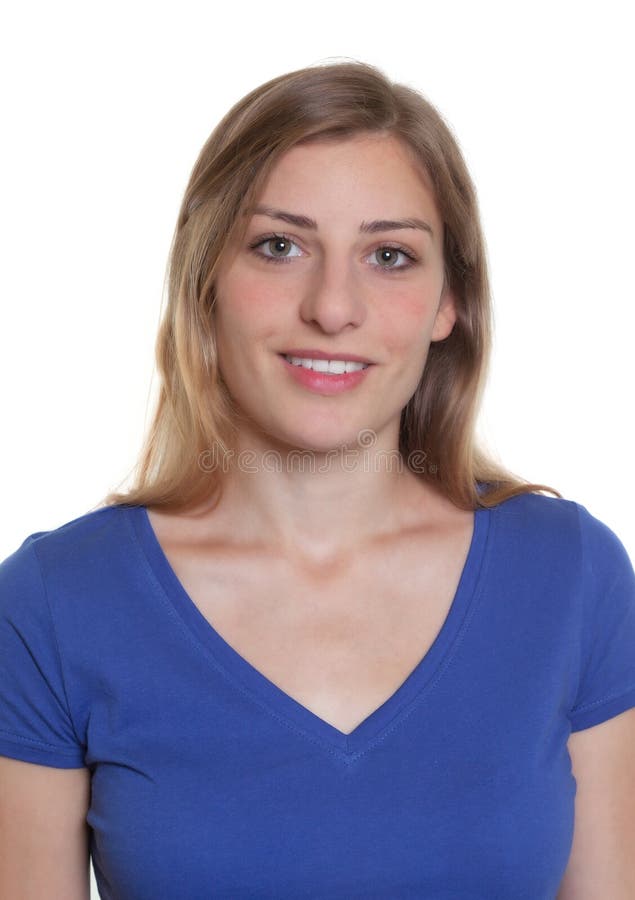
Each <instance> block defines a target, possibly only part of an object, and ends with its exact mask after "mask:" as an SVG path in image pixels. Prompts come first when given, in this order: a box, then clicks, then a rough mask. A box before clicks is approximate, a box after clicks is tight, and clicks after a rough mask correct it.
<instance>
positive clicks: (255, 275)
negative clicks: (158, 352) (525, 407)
mask: <svg viewBox="0 0 635 900" xmlns="http://www.w3.org/2000/svg"><path fill="white" fill-rule="evenodd" d="M255 208H256V209H258V210H259V211H257V212H256V211H253V210H252V211H250V212H249V213H248V227H247V232H246V235H245V238H244V240H243V241H242V243H241V245H240V246H239V247H237V248H232V251H231V253H229V254H228V255H227V257H226V259H225V261H224V262H223V264H222V266H221V268H220V271H219V273H218V277H217V279H216V305H215V310H214V317H215V324H216V338H217V347H218V354H219V365H220V369H221V373H222V376H223V379H224V381H225V383H226V385H227V387H228V389H229V392H230V394H231V395H232V397H233V399H234V401H235V402H236V403H237V404H238V406H239V407H240V409H241V411H242V413H243V414H244V415H245V416H246V422H247V424H246V425H245V428H247V429H250V430H252V437H253V438H255V435H256V433H259V439H262V437H263V435H265V436H266V440H267V443H269V442H272V443H275V444H279V443H280V442H282V444H285V445H291V446H293V447H301V448H305V449H313V450H315V451H319V452H323V451H327V450H329V449H331V448H338V447H342V446H344V445H349V446H356V443H355V442H356V439H357V436H358V434H359V433H360V432H361V431H362V430H366V431H368V430H369V429H370V430H371V431H372V432H374V434H375V437H374V438H372V444H373V445H374V446H375V447H377V448H379V447H381V448H382V449H394V448H397V447H398V435H399V422H400V416H401V411H402V409H403V408H404V406H405V405H406V403H407V402H408V400H409V399H410V397H411V396H412V394H413V393H414V391H415V389H416V387H417V384H418V382H419V379H420V376H421V372H422V370H423V367H424V364H425V361H426V357H427V353H428V348H429V345H430V342H431V341H436V340H440V339H443V338H445V337H447V335H448V334H449V333H450V331H451V330H452V326H453V324H454V321H455V311H454V301H453V298H452V296H451V294H450V293H449V292H446V293H444V294H442V287H443V227H442V222H441V219H440V216H439V213H438V210H437V208H436V205H435V202H434V199H433V196H432V193H431V191H430V190H429V189H428V187H427V186H426V184H425V183H424V181H423V180H422V177H421V176H420V174H419V173H418V172H417V170H416V169H415V168H414V167H413V165H412V163H411V161H410V159H409V157H408V155H407V152H406V150H405V149H404V148H403V146H402V145H401V144H400V143H399V142H398V141H397V140H396V139H395V138H393V137H391V136H387V135H359V136H355V137H353V138H348V139H345V140H342V141H338V142H322V143H312V144H306V145H302V146H297V147H294V148H292V149H291V150H290V151H288V152H287V153H286V154H285V155H284V156H283V157H281V159H280V160H279V161H278V163H277V165H276V166H275V168H274V169H273V170H272V172H271V174H270V176H269V178H268V180H267V182H266V185H265V187H264V189H263V191H262V193H261V195H260V197H259V198H258V202H257V204H256V207H255ZM280 211H282V213H283V214H282V215H281V214H280ZM285 216H286V218H285ZM290 217H295V221H290ZM299 217H302V219H303V221H299V220H298V219H299ZM308 220H311V221H308ZM382 220H383V221H382ZM404 220H410V222H406V223H405V225H406V226H407V227H398V226H397V224H396V223H397V222H399V221H402V222H403V221H404ZM412 220H418V221H417V223H415V222H413V221H412ZM364 223H365V224H364ZM369 223H376V224H374V225H372V226H371V225H370V224H369ZM291 349H293V350H304V351H307V352H306V353H305V354H303V355H306V356H309V357H310V356H311V351H316V350H319V351H323V352H324V353H325V354H327V355H328V359H330V360H343V359H344V360H345V359H346V358H347V357H349V356H350V355H356V356H358V357H362V358H363V359H365V360H369V361H370V362H372V365H370V366H369V367H368V368H367V369H365V370H364V374H363V375H362V376H359V375H356V376H355V375H354V376H349V377H347V376H343V377H342V376H340V377H339V378H338V377H337V376H328V375H324V376H322V377H321V379H320V378H315V376H313V377H314V379H315V382H316V383H315V384H312V385H311V384H307V383H303V382H302V380H300V379H298V378H297V377H296V376H297V374H298V373H297V372H295V371H294V370H293V369H292V368H291V367H290V366H289V364H288V363H287V362H286V361H285V359H284V358H283V356H282V354H284V353H285V352H287V351H289V350H291ZM302 371H304V370H302ZM309 377H311V376H309ZM328 378H334V380H333V381H332V382H327V380H326V379H328ZM342 382H344V383H345V384H344V389H340V388H341V385H342ZM346 382H350V384H348V383H346ZM245 437H247V435H245Z"/></svg>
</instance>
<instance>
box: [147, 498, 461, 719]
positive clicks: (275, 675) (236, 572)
mask: <svg viewBox="0 0 635 900" xmlns="http://www.w3.org/2000/svg"><path fill="white" fill-rule="evenodd" d="M149 515H150V516H151V523H152V526H153V529H154V530H155V534H156V536H157V538H158V540H159V542H160V543H161V546H162V549H163V552H164V554H165V556H166V558H167V559H168V562H169V563H170V566H171V567H172V569H173V570H174V573H175V574H176V576H177V578H178V579H179V581H180V582H181V584H182V586H183V588H184V589H185V591H186V593H187V594H188V596H189V598H190V599H191V601H192V602H193V603H194V604H195V606H196V607H197V608H198V610H199V611H200V612H201V614H202V615H203V616H204V618H205V619H206V620H207V622H208V623H209V625H210V627H212V628H213V629H214V630H215V631H216V632H217V633H218V634H219V635H220V637H221V638H223V639H224V641H225V642H226V643H227V644H229V645H230V646H231V647H232V649H233V650H235V651H236V652H237V653H238V654H240V656H242V657H243V658H244V659H246V660H247V661H248V662H249V663H250V664H251V665H252V666H253V667H254V668H256V669H257V670H258V671H259V672H260V673H261V674H262V675H264V676H265V678H267V679H268V680H269V681H272V682H273V683H274V684H276V685H277V686H278V687H279V688H280V689H281V690H283V691H285V693H287V694H288V695H289V696H291V697H292V698H293V699H295V700H296V701H297V702H298V703H301V704H302V705H303V706H305V707H307V708H308V709H310V710H311V711H312V712H314V713H315V714H316V715H318V716H319V717H320V718H322V719H324V721H327V722H329V723H330V724H331V725H333V726H334V727H336V728H338V729H339V730H341V731H343V732H344V733H349V732H350V731H351V730H352V729H353V728H355V727H356V726H357V725H358V724H359V723H360V722H361V721H363V719H364V718H366V716H368V715H369V714H370V713H371V712H373V711H374V710H375V709H376V708H377V707H378V706H380V705H381V704H382V703H383V702H384V701H385V700H386V699H388V697H390V696H391V695H392V694H393V693H394V692H395V691H396V690H397V688H398V687H399V686H400V685H401V684H402V683H403V682H404V681H405V679H406V678H407V677H408V675H409V674H410V673H411V672H412V671H413V669H414V668H415V666H416V665H417V664H418V663H419V662H420V660H421V659H422V658H423V657H424V656H425V655H426V653H427V652H428V650H429V649H430V647H431V646H432V644H433V642H434V640H435V638H436V637H437V635H438V634H439V632H440V631H441V629H442V627H443V623H444V621H445V619H446V617H447V616H448V613H449V610H450V607H451V605H452V601H453V599H454V596H455V594H456V591H457V587H458V584H459V581H460V578H461V574H462V571H463V568H464V565H465V561H466V558H467V555H468V552H469V547H470V542H471V538H472V525H473V515H472V514H466V515H465V517H464V518H462V520H461V521H460V522H458V523H457V525H456V526H455V527H453V528H452V529H448V530H447V531H443V532H437V533H434V534H429V535H427V540H426V537H425V536H423V535H410V536H408V537H404V538H402V539H399V540H396V541H391V542H390V543H386V544H385V545H382V546H379V547H374V548H373V549H372V551H371V550H369V551H368V552H366V553H363V554H360V555H359V558H357V559H355V560H354V561H353V562H352V563H350V564H348V565H347V566H346V567H345V568H343V569H342V570H341V571H338V570H334V569H332V568H330V567H329V566H324V567H321V568H319V569H318V570H317V571H312V572H311V573H310V574H308V573H307V572H306V571H304V570H302V569H301V568H300V567H299V566H297V565H296V564H294V563H293V561H290V560H288V559H285V558H284V557H281V556H276V555H275V554H274V555H272V554H271V553H267V554H263V553H262V552H257V551H256V552H254V551H251V552H247V553H245V552H236V551H235V550H230V549H228V548H227V547H226V546H225V547H222V546H218V545H209V544H207V545H204V544H203V545H201V544H198V543H196V542H192V541H182V540H179V539H178V537H177V534H176V532H175V531H174V528H173V527H170V524H169V523H168V522H167V521H166V520H165V519H161V518H160V517H157V516H155V515H154V514H152V513H150V514H149ZM172 525H173V523H172Z"/></svg>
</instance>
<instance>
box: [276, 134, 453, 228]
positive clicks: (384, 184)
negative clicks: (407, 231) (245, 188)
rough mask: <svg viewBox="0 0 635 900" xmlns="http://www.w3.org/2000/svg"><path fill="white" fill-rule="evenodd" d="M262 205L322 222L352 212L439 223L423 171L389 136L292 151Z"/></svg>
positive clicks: (350, 139) (302, 146)
mask: <svg viewBox="0 0 635 900" xmlns="http://www.w3.org/2000/svg"><path fill="white" fill-rule="evenodd" d="M258 202H259V203H266V204H270V205H272V206H278V207H282V206H284V208H286V209H291V208H293V209H294V211H297V212H299V213H305V214H307V215H310V216H312V217H313V218H317V219H318V220H319V217H320V213H322V215H323V216H324V215H326V214H327V213H328V212H329V211H331V212H334V211H337V212H338V214H339V215H340V216H342V215H346V212H347V211H350V212H351V214H354V215H358V216H360V217H361V218H373V217H375V218H379V217H381V218H388V217H394V218H398V217H404V216H407V215H409V216H415V215H417V214H421V213H425V214H426V215H427V216H431V217H432V218H435V219H436V221H437V224H438V223H439V216H438V210H437V208H436V202H435V198H434V193H433V190H432V188H431V184H430V179H429V177H428V176H427V174H426V172H425V170H424V168H423V166H422V165H421V164H418V163H417V162H416V160H415V158H414V155H413V154H412V152H411V151H410V149H409V148H408V147H407V146H405V145H404V144H403V143H402V142H401V141H400V140H398V139H397V138H395V137H394V136H392V135H388V134H378V135H375V134H372V135H366V134H364V135H355V136H353V137H347V138H344V139H328V140H325V139H318V140H312V141H310V142H308V143H303V144H298V145H296V146H294V147H292V148H291V149H290V150H287V151H286V153H284V154H283V155H282V156H281V157H280V159H279V160H278V161H277V162H276V164H275V165H274V167H273V168H272V170H271V172H270V173H269V176H268V177H267V180H266V182H265V183H264V185H263V187H262V189H261V190H260V192H259V196H258ZM307 205H308V206H309V207H310V208H307Z"/></svg>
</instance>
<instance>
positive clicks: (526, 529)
mask: <svg viewBox="0 0 635 900" xmlns="http://www.w3.org/2000/svg"><path fill="white" fill-rule="evenodd" d="M492 510H493V512H494V516H495V518H496V519H497V520H498V525H499V529H500V530H501V531H502V533H503V534H504V535H507V536H508V537H509V538H510V539H512V540H514V539H515V540H517V541H518V540H525V541H529V542H531V541H532V539H533V540H534V541H536V542H538V543H540V544H543V545H545V546H550V547H552V548H553V549H554V550H555V551H559V552H560V553H567V554H569V555H572V554H574V555H576V556H578V557H579V559H580V562H581V564H583V565H584V567H585V570H586V572H587V573H588V574H597V572H598V571H599V570H600V569H606V568H607V567H611V566H612V565H615V564H617V565H620V566H623V565H624V564H625V563H626V562H627V561H628V554H627V552H626V549H625V547H624V545H623V543H622V541H621V540H620V538H619V537H618V535H617V534H616V533H615V531H614V530H613V529H612V528H611V527H610V525H609V524H607V523H606V522H605V521H603V520H602V519H600V518H598V517H597V516H595V515H594V514H593V513H591V512H590V511H589V510H588V509H587V508H586V507H585V506H584V505H583V504H582V503H579V502H577V501H575V500H568V499H565V498H562V497H551V496H547V495H545V494H534V493H525V494H519V495H517V496H515V497H511V498H510V499H509V500H505V501H503V503H500V504H498V506H495V507H493V508H492Z"/></svg>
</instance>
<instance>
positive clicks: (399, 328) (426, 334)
mask: <svg viewBox="0 0 635 900" xmlns="http://www.w3.org/2000/svg"><path fill="white" fill-rule="evenodd" d="M437 303H438V297H437V296H436V295H434V294H433V293H432V292H431V291H426V290H425V289H424V290H410V289H409V290H407V291H402V292H397V291H392V292H391V293H390V295H388V296H387V297H385V298H384V301H383V302H381V303H379V304H378V305H377V307H376V308H377V310H378V325H379V330H380V333H381V334H382V335H383V337H384V343H385V345H386V347H387V348H389V349H392V350H395V351H401V352H404V351H412V352H416V350H417V349H419V351H420V352H421V353H422V354H423V353H425V351H426V349H427V347H428V344H429V341H430V334H431V332H432V326H433V324H434V315H435V312H436V307H437Z"/></svg>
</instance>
